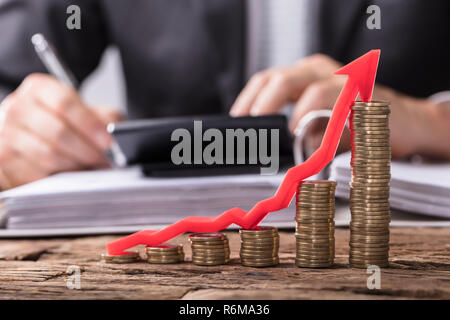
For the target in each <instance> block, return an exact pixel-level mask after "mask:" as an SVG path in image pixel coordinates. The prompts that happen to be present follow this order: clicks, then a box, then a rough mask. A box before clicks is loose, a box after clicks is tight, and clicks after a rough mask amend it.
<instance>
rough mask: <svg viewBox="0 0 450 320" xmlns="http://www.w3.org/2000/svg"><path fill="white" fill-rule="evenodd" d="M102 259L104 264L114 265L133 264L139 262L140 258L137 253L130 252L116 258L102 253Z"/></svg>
mask: <svg viewBox="0 0 450 320" xmlns="http://www.w3.org/2000/svg"><path fill="white" fill-rule="evenodd" d="M102 258H103V260H105V262H106V263H116V264H122V263H135V262H139V261H141V257H140V256H139V253H137V252H131V253H127V254H124V255H118V256H113V255H108V254H106V253H104V254H102Z"/></svg>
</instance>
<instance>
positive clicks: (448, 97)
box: [428, 91, 450, 103]
mask: <svg viewBox="0 0 450 320" xmlns="http://www.w3.org/2000/svg"><path fill="white" fill-rule="evenodd" d="M428 99H430V100H431V101H433V102H435V103H444V102H450V91H441V92H438V93H435V94H433V95H432V96H430V97H429V98H428Z"/></svg>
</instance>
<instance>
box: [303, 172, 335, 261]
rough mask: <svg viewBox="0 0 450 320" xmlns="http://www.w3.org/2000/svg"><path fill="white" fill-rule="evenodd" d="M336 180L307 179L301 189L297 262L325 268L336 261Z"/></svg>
mask: <svg viewBox="0 0 450 320" xmlns="http://www.w3.org/2000/svg"><path fill="white" fill-rule="evenodd" d="M335 189H336V182H334V181H326V180H325V181H303V182H301V183H300V184H299V186H298V191H297V214H296V217H295V220H296V223H297V227H296V233H295V237H296V243H297V250H296V258H295V265H296V266H297V267H305V268H325V267H330V266H332V265H333V263H334V243H335V241H334V210H335V206H334V191H335Z"/></svg>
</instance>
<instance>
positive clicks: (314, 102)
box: [230, 54, 439, 158]
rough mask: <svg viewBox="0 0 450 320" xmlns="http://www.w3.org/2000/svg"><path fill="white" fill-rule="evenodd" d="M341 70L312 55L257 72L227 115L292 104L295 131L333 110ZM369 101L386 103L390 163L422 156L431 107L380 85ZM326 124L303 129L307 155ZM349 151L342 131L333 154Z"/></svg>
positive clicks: (262, 112) (346, 134)
mask: <svg viewBox="0 0 450 320" xmlns="http://www.w3.org/2000/svg"><path fill="white" fill-rule="evenodd" d="M340 66H341V65H340V64H339V63H338V62H337V61H335V60H333V59H332V58H330V57H328V56H325V55H322V54H317V55H313V56H310V57H307V58H305V59H303V60H300V61H299V62H297V63H296V64H294V65H292V66H290V67H286V68H274V69H268V70H265V71H262V72H260V73H257V74H256V75H255V76H253V77H252V78H251V79H250V81H249V82H248V84H247V85H246V87H245V88H244V89H243V90H242V92H241V93H240V95H239V96H238V98H237V99H236V101H235V103H234V105H233V106H232V108H231V110H230V115H232V116H245V115H254V116H257V115H265V114H272V113H277V112H279V111H280V110H281V108H282V107H283V106H284V105H285V104H287V103H293V102H294V103H295V108H294V111H293V114H292V118H291V121H290V125H289V127H290V129H291V130H292V131H294V129H295V127H296V126H297V124H298V122H299V121H300V120H301V119H302V118H303V117H304V116H305V115H306V114H307V113H309V112H310V111H314V110H323V109H331V108H332V107H333V106H334V103H335V102H336V99H337V97H338V96H339V93H340V91H341V90H342V88H343V86H344V84H345V81H346V80H347V77H345V76H336V75H334V72H335V71H336V70H338V69H339V67H340ZM373 100H382V101H390V102H391V116H390V131H391V149H392V156H393V158H404V157H408V156H411V155H413V154H416V153H417V154H421V153H427V152H425V151H424V149H426V147H425V146H426V145H427V143H429V141H430V139H431V138H430V137H429V135H430V134H429V132H430V131H433V129H432V128H431V127H433V120H432V119H431V116H430V115H431V112H430V110H431V109H432V106H431V105H430V104H431V103H430V102H429V101H428V100H425V99H417V98H414V97H410V96H406V95H403V94H401V93H398V92H395V91H394V90H392V89H390V88H387V87H385V86H381V85H376V86H375V87H374V94H373ZM434 118H436V117H434ZM327 123H328V120H320V119H319V120H317V121H315V122H314V123H312V125H311V126H310V127H309V128H308V130H307V134H306V139H305V146H304V147H305V149H306V150H310V151H313V150H316V149H317V148H318V147H319V145H320V143H321V141H322V137H323V133H324V130H325V128H326V125H327ZM435 139H436V138H435ZM435 139H434V140H435ZM349 149H350V135H349V132H348V131H344V133H343V136H342V139H341V142H340V145H339V148H338V152H342V151H346V150H349ZM428 149H429V148H428ZM435 149H436V148H435ZM438 149H439V148H438Z"/></svg>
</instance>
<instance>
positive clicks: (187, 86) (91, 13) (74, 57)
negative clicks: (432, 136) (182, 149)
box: [0, 0, 450, 118]
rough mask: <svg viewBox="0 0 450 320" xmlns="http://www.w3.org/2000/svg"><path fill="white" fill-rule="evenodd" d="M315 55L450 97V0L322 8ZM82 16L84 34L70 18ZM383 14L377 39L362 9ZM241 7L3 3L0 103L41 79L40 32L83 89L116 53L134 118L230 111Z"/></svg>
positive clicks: (237, 80) (155, 0)
mask: <svg viewBox="0 0 450 320" xmlns="http://www.w3.org/2000/svg"><path fill="white" fill-rule="evenodd" d="M316 1H319V6H320V10H319V16H318V20H317V21H318V25H319V27H318V28H317V29H316V35H315V36H316V37H315V39H316V40H317V41H316V42H315V46H314V47H313V51H315V52H322V53H325V54H329V55H331V56H332V57H334V58H335V59H337V60H339V61H341V62H343V63H346V62H349V61H351V60H352V59H354V58H356V57H358V56H360V55H361V54H363V53H365V52H366V51H368V50H370V49H373V48H380V49H382V57H381V64H380V68H379V74H378V81H379V82H381V83H383V84H385V85H388V86H390V87H393V88H394V89H397V90H399V91H402V92H404V93H407V94H410V95H414V96H427V95H430V94H433V93H435V92H438V91H442V90H448V89H450V59H449V58H448V47H449V45H448V42H449V41H450V19H448V14H449V13H450V1H448V0H433V1H423V0H386V1H381V0H372V1H363V0H345V1H342V0H316ZM71 4H77V5H79V6H80V7H81V10H82V29H81V30H76V31H71V30H68V29H67V28H66V27H65V26H66V19H67V17H68V15H67V13H66V9H67V7H68V6H69V5H71ZM369 4H378V5H379V6H380V7H381V27H382V28H381V30H369V29H367V28H366V19H367V17H368V15H367V14H366V8H367V6H368V5H369ZM245 10H246V5H245V1H244V0H132V1H131V0H130V1H129V0H0V99H1V97H2V95H3V96H4V95H5V94H6V93H8V92H10V91H11V90H13V89H14V88H16V87H17V86H18V85H19V83H20V81H21V80H22V79H23V78H24V77H25V76H27V75H28V74H30V73H32V72H45V69H44V67H43V65H42V64H41V62H40V61H39V60H38V58H37V57H36V55H35V53H34V51H33V48H32V46H31V44H30V37H31V35H32V34H33V33H36V32H42V33H44V34H46V35H47V37H48V38H49V39H50V41H52V42H53V43H54V45H55V47H57V49H58V51H59V53H60V55H61V56H62V57H63V58H64V59H65V60H66V62H67V64H68V65H69V66H70V68H71V69H72V70H73V71H74V73H75V75H76V76H77V78H78V79H79V80H82V79H83V78H85V77H86V76H87V75H88V74H89V73H90V72H92V71H93V70H94V69H95V67H96V66H97V64H98V62H99V59H100V57H101V54H102V52H103V51H104V49H105V47H106V46H107V45H109V44H114V45H117V46H118V48H119V49H120V52H121V55H122V60H123V66H124V72H125V77H126V83H127V94H128V110H129V116H130V117H131V118H138V117H158V116H169V115H181V114H204V113H218V112H226V111H227V110H228V109H229V107H230V106H231V104H232V103H233V101H234V99H235V97H236V95H237V94H238V93H239V91H240V90H241V89H242V87H243V85H244V72H243V70H245V59H244V57H245V39H246V38H245V37H246V35H245V30H246V27H245V26H246V24H245V17H246V15H245Z"/></svg>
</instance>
